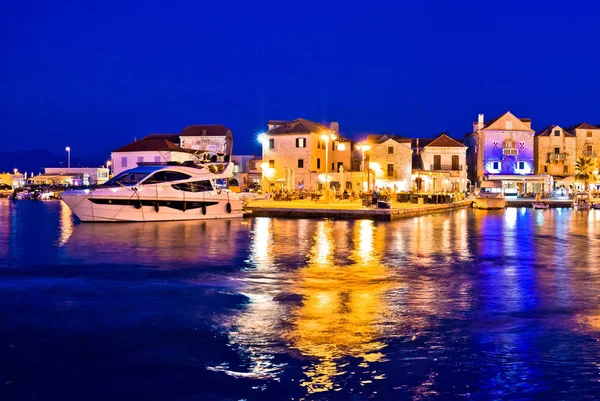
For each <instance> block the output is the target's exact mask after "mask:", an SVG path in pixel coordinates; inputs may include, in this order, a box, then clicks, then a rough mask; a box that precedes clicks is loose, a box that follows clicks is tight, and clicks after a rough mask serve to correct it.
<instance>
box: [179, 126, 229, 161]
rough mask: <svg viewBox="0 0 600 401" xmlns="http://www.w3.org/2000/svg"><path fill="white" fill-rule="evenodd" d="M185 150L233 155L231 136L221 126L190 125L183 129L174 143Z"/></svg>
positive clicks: (227, 129)
mask: <svg viewBox="0 0 600 401" xmlns="http://www.w3.org/2000/svg"><path fill="white" fill-rule="evenodd" d="M176 143H177V144H178V145H179V146H181V147H182V148H185V149H193V150H206V151H209V152H215V153H225V154H226V155H229V156H231V155H232V154H233V153H232V152H233V134H232V133H231V130H230V129H229V128H227V127H225V126H223V125H219V124H213V125H191V126H188V127H185V128H184V129H183V131H182V132H181V134H179V141H178V142H176Z"/></svg>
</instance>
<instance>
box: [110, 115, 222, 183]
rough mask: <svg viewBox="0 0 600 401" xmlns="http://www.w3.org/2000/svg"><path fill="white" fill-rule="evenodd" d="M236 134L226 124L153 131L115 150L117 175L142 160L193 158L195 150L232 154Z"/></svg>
mask: <svg viewBox="0 0 600 401" xmlns="http://www.w3.org/2000/svg"><path fill="white" fill-rule="evenodd" d="M232 150H233V134H232V133H231V130H230V129H229V128H227V127H225V126H223V125H219V124H213V125H191V126H187V127H185V128H184V129H183V131H182V132H181V133H179V134H151V135H148V136H146V137H144V138H142V139H140V140H139V141H137V140H134V141H133V142H132V143H129V144H127V145H125V146H122V147H120V148H118V149H116V150H114V151H113V152H112V154H111V164H112V170H113V171H112V173H113V175H116V174H119V173H120V172H122V171H124V170H127V169H130V168H133V167H136V166H137V163H139V162H156V163H158V162H169V161H178V162H183V161H186V160H193V159H194V156H193V154H194V153H197V152H198V151H209V152H215V153H224V154H225V155H228V156H231V152H232Z"/></svg>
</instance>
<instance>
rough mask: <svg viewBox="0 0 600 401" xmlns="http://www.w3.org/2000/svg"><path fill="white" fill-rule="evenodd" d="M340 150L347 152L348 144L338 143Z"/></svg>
mask: <svg viewBox="0 0 600 401" xmlns="http://www.w3.org/2000/svg"><path fill="white" fill-rule="evenodd" d="M337 149H338V150H341V151H344V150H346V144H345V143H338V147H337Z"/></svg>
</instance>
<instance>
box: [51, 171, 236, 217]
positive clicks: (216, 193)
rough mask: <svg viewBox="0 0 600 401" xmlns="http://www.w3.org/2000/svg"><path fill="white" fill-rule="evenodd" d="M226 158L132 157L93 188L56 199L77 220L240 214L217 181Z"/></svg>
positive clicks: (232, 195)
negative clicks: (162, 159) (131, 163)
mask: <svg viewBox="0 0 600 401" xmlns="http://www.w3.org/2000/svg"><path fill="white" fill-rule="evenodd" d="M232 173H233V164H232V163H204V164H197V163H191V162H186V163H176V162H169V163H138V167H135V168H133V169H130V170H126V171H123V172H122V173H120V174H119V175H117V176H116V177H114V178H112V179H110V180H109V181H108V182H106V184H104V185H102V186H101V187H99V188H95V189H84V190H73V191H65V192H63V193H62V194H61V199H62V200H63V201H64V202H65V203H66V204H67V205H68V206H69V208H71V210H72V211H73V213H74V214H75V215H76V216H77V217H78V218H79V219H80V220H82V221H93V222H100V221H103V222H116V221H173V220H205V219H221V218H235V217H242V216H243V211H242V202H241V200H240V199H239V198H238V197H237V195H236V194H235V193H233V192H230V191H229V190H228V189H225V188H224V187H223V186H222V185H221V184H220V182H222V181H223V180H225V179H227V178H229V177H231V176H232Z"/></svg>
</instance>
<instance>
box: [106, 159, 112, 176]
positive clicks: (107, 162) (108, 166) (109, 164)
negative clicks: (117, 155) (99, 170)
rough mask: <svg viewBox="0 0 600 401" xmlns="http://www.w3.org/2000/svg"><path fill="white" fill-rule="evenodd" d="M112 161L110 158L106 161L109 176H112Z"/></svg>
mask: <svg viewBox="0 0 600 401" xmlns="http://www.w3.org/2000/svg"><path fill="white" fill-rule="evenodd" d="M111 164H112V162H111V161H110V160H107V161H106V168H108V177H109V178H110V166H111Z"/></svg>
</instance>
